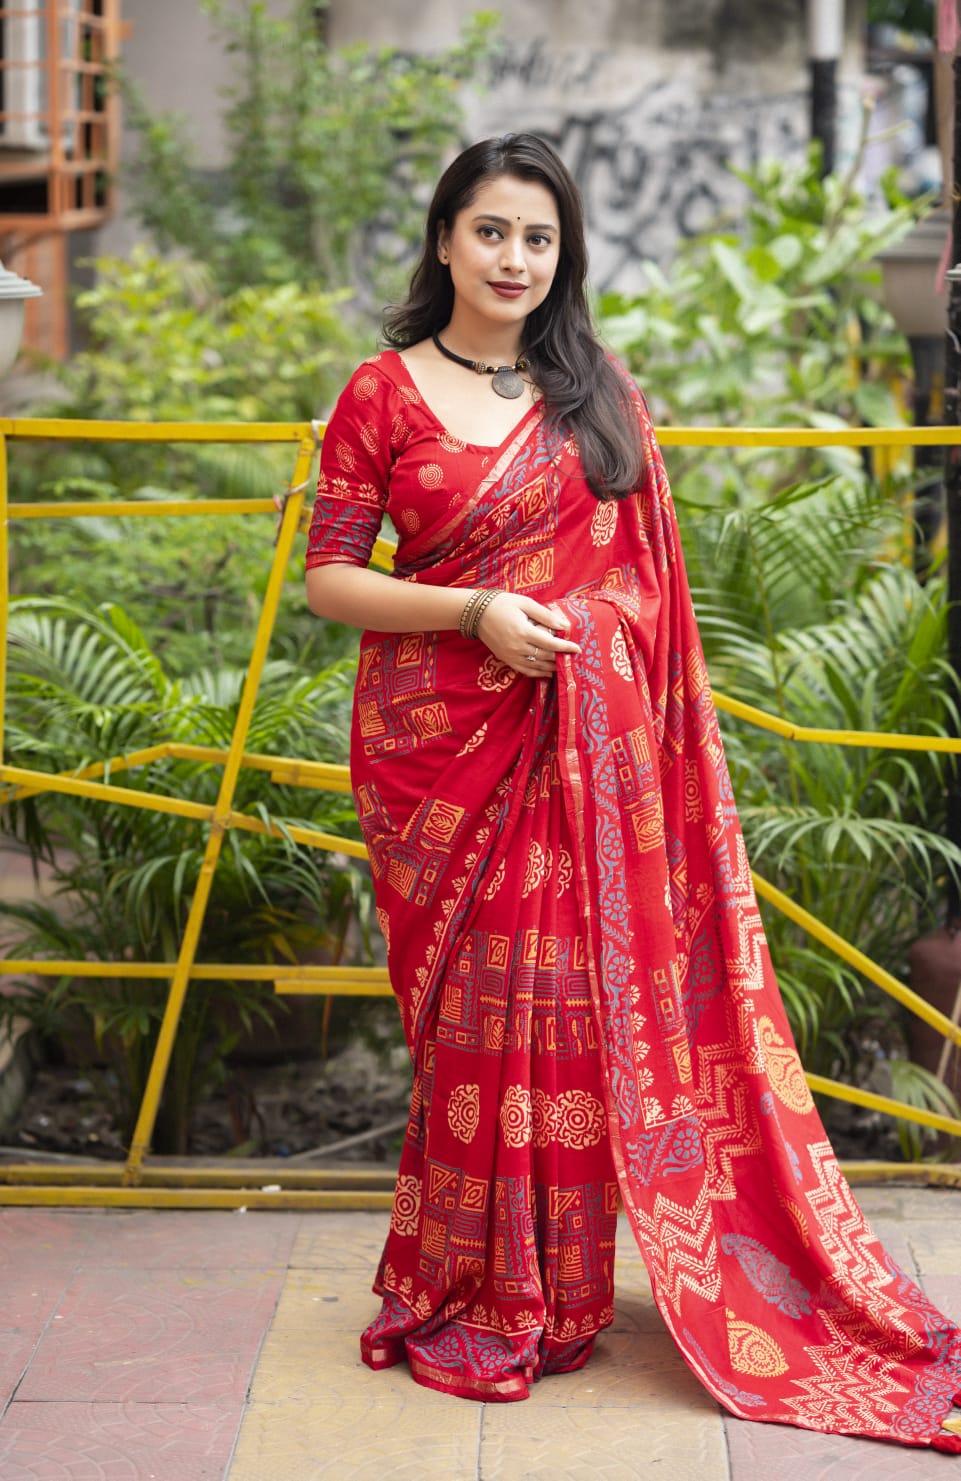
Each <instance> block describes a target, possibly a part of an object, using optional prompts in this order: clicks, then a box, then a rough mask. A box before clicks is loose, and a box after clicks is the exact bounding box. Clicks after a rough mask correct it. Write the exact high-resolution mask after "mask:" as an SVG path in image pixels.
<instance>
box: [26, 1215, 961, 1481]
mask: <svg viewBox="0 0 961 1481" xmlns="http://www.w3.org/2000/svg"><path fill="white" fill-rule="evenodd" d="M857 1192H858V1197H859V1199H860V1201H861V1203H862V1205H863V1207H864V1208H865V1210H866V1212H867V1213H868V1216H869V1217H870V1218H871V1219H872V1221H873V1223H874V1225H875V1228H876V1229H877V1231H878V1233H879V1234H880V1235H881V1236H882V1238H884V1240H885V1241H886V1243H887V1244H888V1247H889V1248H890V1249H891V1251H892V1253H893V1254H894V1255H895V1257H896V1258H897V1259H898V1260H899V1261H900V1262H901V1263H902V1264H903V1265H904V1266H905V1268H906V1269H907V1270H908V1271H909V1272H910V1273H911V1274H913V1275H914V1276H915V1277H916V1278H919V1279H920V1280H921V1283H922V1284H923V1285H924V1287H925V1289H926V1290H927V1291H928V1293H929V1294H930V1295H931V1296H932V1297H933V1298H934V1299H935V1300H936V1301H937V1302H938V1303H939V1304H941V1305H942V1306H943V1307H944V1308H946V1309H947V1310H948V1311H949V1312H950V1314H951V1315H953V1316H955V1317H956V1318H957V1317H961V1192H954V1191H945V1190H937V1189H925V1190H918V1189H911V1188H898V1187H891V1186H888V1187H877V1188H860V1189H858V1190H857ZM386 1225H387V1215H386V1214H385V1213H340V1212H338V1213H273V1212H257V1213H249V1214H239V1213H228V1212H213V1211H211V1212H174V1211H162V1212H161V1211H157V1212H154V1211H149V1212H148V1211H141V1210H137V1211H121V1210H110V1211H107V1210H104V1211H100V1210H96V1211H93V1210H90V1211H88V1210H73V1209H43V1208H0V1481H150V1478H155V1481H228V1478H229V1481H314V1478H319V1477H325V1478H332V1481H368V1478H369V1481H406V1478H411V1481H414V1478H416V1481H435V1478H436V1481H523V1478H544V1481H548V1478H550V1481H667V1478H668V1477H670V1478H671V1481H885V1478H892V1481H894V1478H898V1481H949V1477H951V1476H954V1477H957V1478H958V1481H961V1457H953V1456H943V1455H938V1454H934V1453H930V1452H925V1451H913V1450H907V1449H903V1448H901V1447H895V1446H887V1445H882V1444H878V1443H876V1442H872V1441H866V1440H849V1439H842V1438H831V1437H827V1436H822V1435H815V1434H809V1433H807V1432H804V1431H800V1430H793V1429H789V1428H785V1427H782V1426H776V1425H759V1424H746V1423H744V1422H741V1421H737V1420H734V1419H731V1418H729V1417H725V1416H723V1415H722V1414H721V1413H720V1412H719V1410H718V1408H717V1406H716V1404H715V1403H714V1402H713V1401H712V1400H711V1399H710V1398H709V1396H708V1395H707V1394H706V1393H705V1392H704V1391H703V1389H701V1387H700V1385H699V1384H698V1383H697V1381H696V1380H695V1379H694V1378H693V1376H692V1375H691V1374H690V1373H689V1371H688V1369H687V1368H686V1367H685V1366H684V1364H683V1363H682V1362H681V1359H680V1358H679V1356H678V1355H677V1352H676V1350H675V1349H674V1347H673V1345H672V1343H671V1341H670V1339H669V1338H668V1337H667V1335H666V1333H665V1331H664V1328H663V1326H662V1324H661V1321H660V1318H659V1317H658V1315H657V1312H656V1311H655V1309H654V1305H653V1301H652V1299H651V1295H650V1290H649V1287H648V1283H647V1279H646V1276H645V1274H644V1269H643V1265H642V1262H641V1260H640V1257H639V1255H638V1254H637V1253H636V1251H635V1249H634V1247H633V1244H632V1242H631V1240H630V1237H629V1235H628V1232H627V1229H626V1228H623V1229H622V1231H621V1236H622V1237H621V1240H620V1243H619V1251H620V1257H619V1260H618V1300H617V1307H616V1313H617V1314H616V1320H615V1323H614V1326H613V1328H612V1329H611V1330H610V1331H609V1332H608V1333H607V1334H606V1335H605V1336H604V1338H603V1339H602V1340H601V1341H600V1342H599V1344H598V1349H597V1352H596V1354H595V1356H594V1358H593V1359H592V1361H591V1362H590V1363H589V1364H588V1366H587V1367H586V1368H584V1369H583V1370H582V1371H581V1372H579V1373H574V1374H568V1375H564V1376H558V1377H555V1378H550V1379H548V1380H546V1381H545V1382H543V1383H540V1384H538V1385H537V1386H536V1387H535V1388H534V1390H533V1393H532V1397H531V1398H530V1399H529V1400H528V1401H527V1402H526V1403H520V1404H488V1405H481V1404H472V1403H468V1402H465V1401H461V1400H456V1399H451V1398H448V1397H446V1396H444V1395H441V1394H436V1393H433V1392H432V1391H430V1390H428V1389H422V1388H419V1387H418V1386H417V1385H416V1384H414V1383H412V1382H411V1380H410V1378H409V1376H408V1375H407V1372H406V1370H405V1369H403V1368H396V1369H392V1370H390V1371H389V1372H386V1373H376V1374H375V1373H371V1372H369V1371H368V1370H367V1369H366V1368H364V1367H363V1366H362V1364H361V1362H360V1359H359V1356H358V1351H357V1334H358V1332H359V1330H360V1328H361V1327H362V1326H363V1325H364V1324H365V1323H366V1321H367V1320H368V1319H369V1318H370V1316H371V1315H372V1314H373V1312H374V1310H375V1309H376V1304H377V1303H376V1301H375V1299H374V1297H373V1296H372V1295H371V1294H370V1289H369V1288H370V1280H371V1277H372V1274H373V1270H374V1266H375V1263H376V1259H377V1256H378V1254H379V1251H380V1246H381V1243H382V1241H383V1237H384V1233H385V1230H386Z"/></svg>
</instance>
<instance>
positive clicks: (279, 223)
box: [121, 0, 496, 304]
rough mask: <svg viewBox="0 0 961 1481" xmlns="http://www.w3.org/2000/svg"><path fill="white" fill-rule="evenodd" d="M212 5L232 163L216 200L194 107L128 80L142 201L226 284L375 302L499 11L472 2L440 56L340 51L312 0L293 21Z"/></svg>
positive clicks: (386, 288)
mask: <svg viewBox="0 0 961 1481" xmlns="http://www.w3.org/2000/svg"><path fill="white" fill-rule="evenodd" d="M204 9H205V10H206V12H207V14H208V15H209V16H210V17H211V18H212V20H213V21H214V23H215V25H216V28H217V30H218V31H219V33H220V36H221V38H222V40H223V42H224V44H225V46H226V48H227V50H228V51H229V52H230V53H232V54H233V57H234V59H235V63H236V66H235V75H234V78H233V80H232V83H231V86H230V89H229V92H228V95H227V100H226V104H227V105H226V107H225V110H224V115H223V124H224V131H225V135H226V142H227V153H228V164H227V168H226V171H225V174H224V176H223V177H222V179H221V180H220V181H219V189H218V188H216V187H215V190H214V193H213V198H212V196H211V182H210V181H209V179H205V178H204V176H203V174H202V172H201V171H200V170H198V168H197V166H196V162H195V161H196V154H195V151H194V149H193V147H192V142H191V137H190V132H189V129H188V126H187V124H186V122H185V120H184V119H182V118H179V117H177V116H173V115H161V116H158V115H155V114H153V113H151V112H150V111H149V109H147V108H146V106H145V105H144V102H143V99H142V98H141V97H140V95H139V94H138V92H137V90H136V89H135V88H134V87H133V86H132V84H131V83H130V81H129V79H122V81H121V86H122V89H123V94H124V100H125V108H126V116H127V119H128V122H129V123H130V125H131V127H132V128H133V130H134V132H135V133H136V135H137V136H138V138H139V144H140V149H139V158H138V159H137V162H136V165H135V166H134V167H133V168H132V169H131V171H130V174H129V180H128V189H129V190H130V191H131V195H132V200H133V202H134V209H135V210H136V211H137V212H138V213H139V215H140V217H141V220H142V221H143V223H144V225H145V226H147V227H148V228H149V230H150V231H151V233H152V234H153V236H154V237H155V239H156V240H157V242H158V243H159V245H160V246H161V248H162V249H164V250H166V251H169V250H170V249H171V248H174V247H177V248H180V249H183V250H185V251H186V252H188V253H189V254H190V256H191V257H198V258H200V259H202V260H203V261H205V262H207V263H209V264H210V265H211V266H212V268H213V269H214V271H215V273H216V276H217V279H218V282H220V283H221V284H223V285H225V286H226V287H228V288H236V287H239V286H240V285H242V284H246V283H251V282H254V283H265V282H291V281H295V282H312V281H318V282H320V283H321V284H322V285H325V286H327V287H340V286H343V285H344V284H348V283H349V284H352V285H353V286H355V287H360V286H367V285H370V286H372V288H373V298H374V301H375V302H377V303H378V304H379V303H380V302H382V300H383V298H384V296H389V294H390V293H391V292H393V291H395V289H396V271H395V266H394V264H395V263H396V262H397V259H398V257H399V256H403V255H404V250H405V248H406V247H407V246H409V244H410V242H411V240H412V239H413V237H414V235H415V234H416V233H417V232H419V229H420V219H421V215H422V201H421V200H420V198H419V197H420V194H421V192H422V191H423V189H424V188H425V187H426V185H427V184H428V183H429V182H431V181H433V180H434V179H436V177H437V175H438V174H439V173H440V168H441V166H442V162H443V156H444V153H445V151H446V150H447V149H449V148H450V147H451V146H452V145H454V144H456V142H457V139H458V133H459V129H460V126H461V122H462V116H461V110H460V106H459V100H458V94H459V90H460V87H461V84H462V83H463V82H464V81H466V80H467V79H469V78H473V77H474V76H475V75H476V73H477V71H478V69H479V67H480V64H481V62H482V60H483V59H484V57H485V56H486V55H487V53H488V52H489V49H490V46H491V39H492V34H493V31H494V27H495V24H496V16H495V15H494V13H493V12H489V11H487V12H479V13H478V14H477V15H475V16H474V17H473V19H472V20H471V21H470V22H469V23H468V24H467V25H466V26H465V28H464V30H463V33H462V36H461V39H460V41H459V42H458V43H457V44H456V45H454V46H452V47H448V48H447V49H446V50H443V51H440V52H438V53H436V54H434V55H431V54H427V53H420V52H412V51H401V50H399V49H397V48H393V47H381V48H378V49H376V50H374V49H372V48H370V47H368V46H367V45H364V44H361V45H356V46H350V47H346V48H344V49H342V50H340V51H334V50H331V49H330V48H329V47H328V46H327V45H326V44H325V42H324V40H323V37H322V35H321V32H320V28H319V26H318V18H317V11H318V7H317V5H316V4H314V3H313V0H294V4H293V5H292V7H291V11H290V14H289V15H288V16H286V17H284V18H279V17H275V16H271V15H270V14H269V12H268V9H267V6H266V5H265V4H263V3H260V0H244V4H243V5H242V6H240V7H239V8H234V7H228V6H227V5H225V4H223V3H220V0H208V3H207V4H206V5H205V6H204ZM158 182H160V183H161V185H162V188H158Z"/></svg>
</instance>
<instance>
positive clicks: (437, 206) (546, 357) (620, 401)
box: [384, 134, 644, 499]
mask: <svg viewBox="0 0 961 1481" xmlns="http://www.w3.org/2000/svg"><path fill="white" fill-rule="evenodd" d="M501 175H511V176H513V177H514V178H515V179H518V180H535V181H537V182H538V183H539V184H541V185H544V186H546V187H547V189H548V190H549V191H550V192H551V194H552V195H553V197H554V200H555V201H556V203H557V210H558V214H559V217H560V221H559V225H560V255H559V258H558V263H557V272H556V273H555V275H554V281H553V283H552V284H551V290H550V293H549V294H548V295H547V297H546V299H545V300H544V302H543V303H542V304H539V305H538V307H537V308H536V309H534V310H533V312H532V313H531V314H530V315H529V316H528V318H527V321H526V323H525V325H524V335H523V340H522V346H521V348H522V351H523V354H524V355H525V357H526V358H527V360H528V362H529V364H530V368H531V373H532V375H533V377H534V381H535V383H536V385H537V387H538V389H539V391H540V393H541V396H542V397H543V399H544V406H545V410H546V412H547V417H548V422H549V424H550V425H554V426H559V427H561V428H563V429H564V431H565V432H568V433H572V434H573V436H574V437H575V438H576V439H577V445H578V448H579V449H580V454H581V462H582V463H583V466H584V473H585V475H586V478H587V482H588V484H589V485H590V487H591V489H592V491H593V492H594V493H595V494H596V495H597V497H598V498H599V499H621V498H624V497H625V496H626V495H627V494H629V493H632V492H633V491H634V490H635V489H636V488H637V487H638V484H639V483H640V480H641V474H642V470H643V466H644V451H643V446H642V443H641V434H640V428H639V425H638V417H637V408H636V406H635V405H634V402H633V400H632V398H631V394H630V391H629V389H628V387H627V385H626V384H625V382H624V380H623V379H622V377H621V375H620V374H619V373H618V371H617V370H616V369H615V367H614V366H613V365H612V364H611V361H610V359H609V358H608V356H607V354H606V353H605V351H604V350H603V348H602V347H601V345H600V344H599V343H598V340H597V336H596V334H595V332H594V326H593V324H592V322H591V315H590V310H589V309H588V306H587V294H586V279H587V248H586V246H585V242H584V213H583V210H582V208H581V201H580V196H579V194H578V191H577V186H576V185H575V184H574V181H573V179H572V178H571V175H570V172H569V171H568V169H567V167H566V165H565V164H564V163H563V161H562V160H561V158H560V156H559V155H558V154H557V153H556V152H555V151H554V150H553V149H552V148H551V146H550V145H549V144H547V143H545V141H544V140H543V139H539V138H538V137H537V135H536V134H505V135H504V136H503V138H500V139H484V140H482V141H481V142H480V143H479V144H472V145H471V147H470V148H469V149H465V150H464V152H463V154H460V155H458V157H457V158H456V159H455V160H454V162H453V164H451V165H450V166H449V167H448V168H447V169H446V170H445V171H444V174H443V175H442V176H441V178H440V180H439V182H438V184H437V189H436V190H435V191H434V198H433V200H432V201H431V204H430V210H429V211H428V213H427V224H426V228H425V232H424V250H423V252H422V253H421V257H420V261H419V262H418V264H417V266H416V268H415V269H414V273H413V276H412V278H411V282H410V290H409V293H408V296H407V301H406V303H402V304H395V305H392V306H391V307H390V308H388V309H387V311H386V313H385V314H384V338H385V340H386V342H387V343H388V344H389V345H391V346H392V347H393V348H394V349H398V350H403V349H407V348H408V347H409V346H410V345H414V344H418V343H419V342H420V340H422V339H428V338H429V337H430V335H432V334H438V333H439V332H440V331H441V330H442V329H444V328H445V327H446V325H447V324H448V323H449V322H450V317H451V313H452V311H453V307H454V288H453V284H452V282H451V276H450V269H449V268H448V267H447V266H446V265H445V264H443V263H442V262H441V261H440V259H439V258H438V255H437V245H438V241H439V236H440V232H441V230H442V229H443V228H444V227H445V226H446V227H447V228H450V227H451V226H453V223H454V218H455V217H456V216H457V214H458V212H460V211H463V210H464V208H465V207H466V206H469V205H470V204H471V202H472V201H473V199H474V197H475V196H476V194H477V191H478V190H479V188H480V187H481V186H482V185H484V184H485V183H486V182H487V181H488V180H494V179H496V178H497V177H498V176H501Z"/></svg>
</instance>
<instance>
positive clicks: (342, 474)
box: [306, 362, 402, 571]
mask: <svg viewBox="0 0 961 1481" xmlns="http://www.w3.org/2000/svg"><path fill="white" fill-rule="evenodd" d="M398 399H399V398H398V396H397V392H396V390H395V388H394V386H393V383H392V382H391V381H390V380H389V378H388V377H387V376H385V375H384V374H383V373H382V372H379V371H378V370H377V367H376V363H372V362H366V363H365V364H364V365H361V366H360V368H359V369H358V370H356V371H355V372H354V374H353V376H352V377H351V379H350V380H349V381H348V383H347V385H346V386H345V387H344V390H343V392H342V393H341V396H340V399H339V400H338V402H337V405H336V406H335V408H334V410H333V413H332V414H331V418H330V421H329V422H328V423H327V430H326V432H325V433H324V440H323V444H322V446H321V452H320V478H319V480H318V483H317V498H316V499H315V501H314V511H313V517H312V519H311V522H310V533H309V535H308V537H307V559H306V566H307V569H308V571H309V570H310V569H311V568H312V567H314V566H327V565H333V564H335V563H338V562H340V563H346V564H348V565H353V566H366V565H367V563H368V561H369V560H370V554H371V551H372V550H373V548H374V541H375V540H376V539H377V533H378V531H379V529H380V526H381V521H382V520H383V517H384V510H385V508H386V507H387V494H388V488H389V484H390V471H391V465H392V463H393V459H394V455H395V448H396V445H397V440H398V439H397V437H396V433H397V430H398V427H397V423H398V419H399V418H400V419H402V409H401V407H399V406H397V405H395V404H394V403H395V402H396V401H397V400H398Z"/></svg>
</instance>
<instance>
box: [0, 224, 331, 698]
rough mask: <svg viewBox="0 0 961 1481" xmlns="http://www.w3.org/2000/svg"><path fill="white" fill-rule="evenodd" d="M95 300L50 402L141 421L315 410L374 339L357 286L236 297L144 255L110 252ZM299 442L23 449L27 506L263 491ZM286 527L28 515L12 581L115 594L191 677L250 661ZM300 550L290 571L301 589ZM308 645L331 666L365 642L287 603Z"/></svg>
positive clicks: (36, 589)
mask: <svg viewBox="0 0 961 1481" xmlns="http://www.w3.org/2000/svg"><path fill="white" fill-rule="evenodd" d="M97 268H98V279H97V283H96V286H95V287H94V288H92V289H90V290H89V291H88V292H87V293H85V294H83V295H81V299H80V305H81V308H82V310H83V313H84V316H85V319H86V324H87V331H88V333H87V345H86V348H85V349H83V350H82V351H80V352H79V353H78V354H77V355H76V356H74V358H73V360H72V361H70V363H69V364H68V365H67V366H65V367H64V368H63V369H62V370H61V372H60V375H61V378H62V381H63V385H64V390H65V396H64V398H63V399H62V400H61V401H60V402H59V403H58V404H57V405H55V406H53V407H51V408H50V410H51V411H52V412H53V413H54V414H58V415H61V416H63V415H66V416H69V417H92V418H110V419H115V418H116V419H123V420H134V421H138V420H143V419H148V418H149V419H154V420H162V421H163V420H169V421H177V420H181V419H188V420H200V421H203V420H225V421H250V420H260V419H263V420H270V421H285V420H286V421H303V420H306V419H308V418H311V417H314V416H315V415H316V414H317V413H318V410H319V408H320V407H321V406H322V405H325V404H329V402H330V400H331V399H332V398H333V396H334V393H335V390H336V389H337V387H338V386H339V384H340V383H341V381H342V380H343V379H344V378H345V377H346V375H347V370H348V365H349V364H352V363H353V361H354V359H355V358H356V354H357V349H356V345H355V344H354V343H353V341H352V340H350V339H349V337H348V335H347V332H346V330H345V328H344V325H343V323H342V321H341V319H340V316H339V306H340V299H341V297H342V295H337V294H318V293H309V292H305V291H304V290H301V289H299V288H295V287H293V286H290V285H285V286H280V287H266V288H264V289H263V290H262V291H260V292H258V291H255V290H254V289H251V288H245V289H242V290H240V291H239V292H237V293H235V294H232V295H230V296H229V297H227V298H218V297H217V296H216V294H215V293H214V291H213V287H212V283H211V280H210V274H209V273H208V271H207V270H206V269H202V268H199V267H195V268H194V269H192V270H191V271H190V272H185V271H184V269H183V265H182V264H176V263H173V262H165V261H163V260H162V259H160V258H158V257H157V256H155V255H152V254H150V253H148V252H147V251H146V250H144V249H137V250H136V251H135V252H134V253H133V255H132V256H131V258H130V260H129V261H121V260H118V259H115V258H109V259H107V258H104V259H100V260H99V261H98V263H97ZM293 461H294V447H293V446H292V445H291V444H289V443H288V444H281V445H270V444H260V445H256V444H250V443H247V444H245V443H235V444H223V445H219V444H198V445H184V444H176V443H173V444H170V445H163V444H143V443H141V444H137V443H133V444H131V443H129V442H118V443H92V442H88V443H78V444H77V445H76V446H73V447H71V446H70V445H69V444H54V445H52V446H51V445H48V444H43V443H35V444H31V443H26V444H16V445H15V446H14V447H13V449H12V453H11V459H10V472H11V492H12V496H13V498H14V499H16V500H20V501H25V502H31V501H33V500H35V499H36V498H38V497H39V498H42V499H48V500H53V501H54V502H59V501H62V500H66V499H72V500H78V499H79V500H83V501H85V502H87V503H94V504H96V503H100V502H102V503H106V501H108V500H110V499H129V498H136V499H141V500H157V499H162V498H181V499H182V498H190V497H192V496H194V495H198V496H200V497H205V498H259V499H269V498H271V496H272V495H274V494H275V493H278V492H280V491H281V490H282V489H283V488H284V486H285V484H286V481H287V479H288V478H289V477H290V473H291V470H292V467H293ZM272 534H273V521H272V519H271V518H270V517H269V516H259V517H257V518H250V517H247V518H239V517H237V518H231V519H225V518H222V517H219V516H210V517H207V516H203V517H196V516H189V517H187V518H183V519H166V518H165V519H163V520H161V519H137V520H135V521H129V520H125V519H118V518H113V517H107V515H106V512H105V516H104V517H103V518H96V517H94V518H85V519H82V520H42V521H38V520H24V521H17V522H15V523H14V524H13V526H12V535H11V541H12V553H13V560H12V585H13V590H14V591H15V592H16V593H18V594H32V595H39V596H43V595H53V594H58V595H62V596H68V597H71V598H73V599H75V600H77V601H79V602H81V603H86V602H88V601H99V600H101V599H102V597H103V596H104V595H105V594H109V595H110V597H111V598H112V599H113V600H114V601H116V602H117V603H118V604H119V605H120V606H122V607H123V608H124V609H125V610H127V611H128V612H129V613H130V614H131V615H132V616H133V617H134V619H135V620H136V621H137V622H138V623H139V624H140V625H141V626H142V627H143V628H144V629H145V630H146V631H148V632H149V634H150V638H151V642H152V643H154V644H155V646H156V647H157V651H158V654H159V655H160V656H161V657H162V658H163V660H164V663H165V664H166V665H167V666H168V667H171V668H173V669H174V671H175V672H189V671H190V669H191V668H196V667H198V666H200V665H201V664H204V663H207V664H212V663H218V662H224V663H227V664H240V663H242V662H244V661H245V659H246V656H247V653H248V651H249V647H250V641H251V632H252V622H253V619H254V617H255V616H256V612H257V609H258V606H259V599H260V598H261V597H262V595H263V590H264V586H265V583H266V580H267V573H268V569H269V563H268V561H267V559H266V558H265V557H266V555H267V552H268V551H269V548H270V539H271V537H272ZM301 577H302V572H301V569H300V562H299V559H298V560H292V561H291V563H290V570H289V580H290V582H291V584H292V585H296V586H298V587H299V586H300V582H301ZM277 641H278V644H279V647H280V651H282V652H284V653H286V654H287V655H288V656H291V657H293V656H294V655H296V654H301V653H303V652H304V650H305V649H307V648H308V646H310V647H312V648H314V649H316V648H320V649H321V650H322V651H323V653H324V655H325V659H326V660H332V659H333V658H335V657H336V656H338V655H341V654H343V653H345V652H346V651H348V649H349V647H350V646H351V642H352V640H351V639H349V638H348V637H347V635H346V634H345V633H344V631H343V630H342V629H340V628H338V627H337V626H336V625H333V624H323V623H320V622H319V621H318V620H316V619H311V618H310V617H309V616H308V614H307V613H306V609H305V608H304V605H303V603H302V602H300V603H295V602H291V603H285V604H284V606H283V608H282V611H281V616H280V625H279V630H278V634H277Z"/></svg>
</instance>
